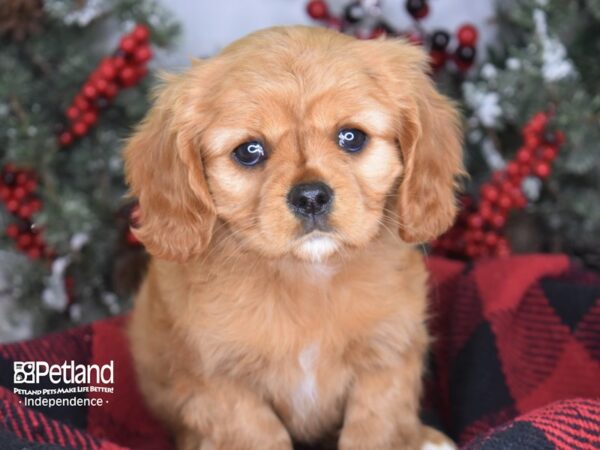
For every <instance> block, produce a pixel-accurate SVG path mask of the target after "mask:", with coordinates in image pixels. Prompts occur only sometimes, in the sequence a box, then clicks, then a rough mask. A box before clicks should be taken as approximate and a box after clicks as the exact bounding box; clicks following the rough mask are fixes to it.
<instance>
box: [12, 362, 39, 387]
mask: <svg viewBox="0 0 600 450" xmlns="http://www.w3.org/2000/svg"><path fill="white" fill-rule="evenodd" d="M13 369H14V376H13V382H14V383H15V384H22V383H34V382H35V365H34V364H33V361H14V362H13Z"/></svg>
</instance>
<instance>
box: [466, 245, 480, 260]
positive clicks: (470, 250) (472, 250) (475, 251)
mask: <svg viewBox="0 0 600 450" xmlns="http://www.w3.org/2000/svg"><path fill="white" fill-rule="evenodd" d="M465 251H466V253H467V256H469V257H471V258H475V257H477V256H479V254H480V249H479V246H477V245H475V244H467V247H466V249H465Z"/></svg>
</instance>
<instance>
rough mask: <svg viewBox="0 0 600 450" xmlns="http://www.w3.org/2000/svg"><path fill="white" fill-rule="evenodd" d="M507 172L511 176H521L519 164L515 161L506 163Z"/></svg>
mask: <svg viewBox="0 0 600 450" xmlns="http://www.w3.org/2000/svg"><path fill="white" fill-rule="evenodd" d="M506 173H507V174H508V175H509V176H510V177H511V178H516V177H518V176H519V165H518V164H517V163H516V162H514V161H511V162H509V163H508V164H507V165H506Z"/></svg>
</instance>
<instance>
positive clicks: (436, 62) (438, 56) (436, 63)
mask: <svg viewBox="0 0 600 450" xmlns="http://www.w3.org/2000/svg"><path fill="white" fill-rule="evenodd" d="M447 58H448V54H447V53H446V52H445V51H442V50H432V51H431V52H430V53H429V59H430V61H431V67H433V69H434V70H439V69H441V68H442V67H444V64H446V59H447Z"/></svg>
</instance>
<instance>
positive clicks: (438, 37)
mask: <svg viewBox="0 0 600 450" xmlns="http://www.w3.org/2000/svg"><path fill="white" fill-rule="evenodd" d="M477 37H478V33H477V28H475V27H474V26H473V25H471V24H465V25H462V26H461V27H460V28H459V29H458V31H457V32H456V39H457V41H458V45H457V46H456V48H455V49H454V52H448V46H449V44H450V33H448V32H447V31H444V30H437V31H434V32H433V33H432V34H431V37H430V39H429V55H430V57H431V64H432V66H433V68H434V69H435V70H439V69H441V68H442V67H444V66H445V65H446V63H447V62H448V61H449V60H452V61H453V62H454V64H455V65H456V67H458V69H459V70H460V71H461V72H466V71H467V70H469V69H470V68H471V66H472V65H473V63H474V62H475V56H476V55H477Z"/></svg>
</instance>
